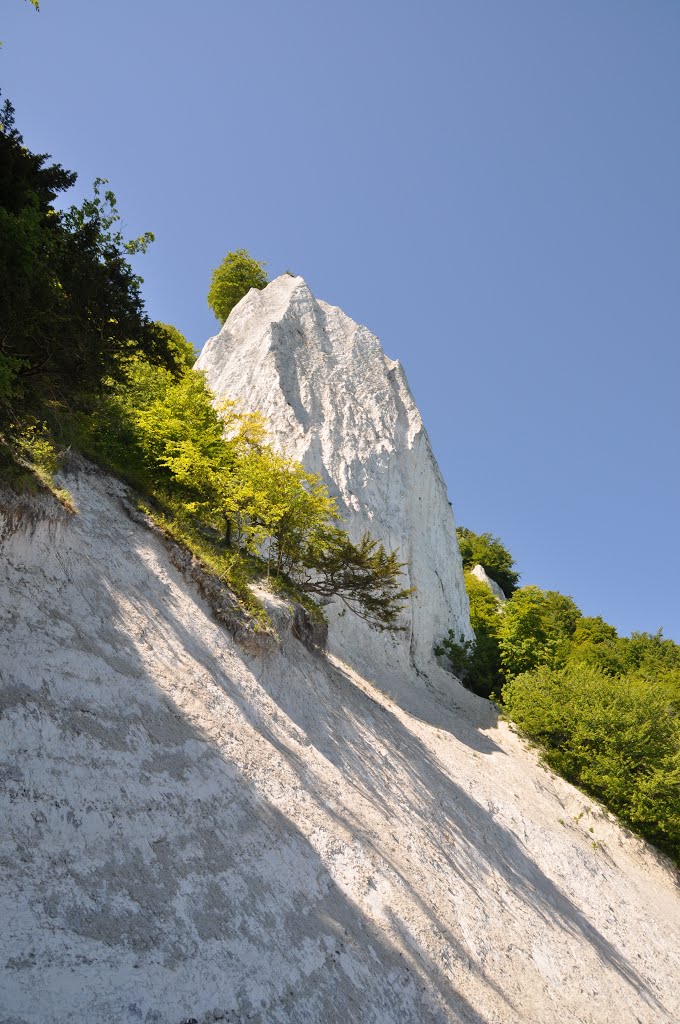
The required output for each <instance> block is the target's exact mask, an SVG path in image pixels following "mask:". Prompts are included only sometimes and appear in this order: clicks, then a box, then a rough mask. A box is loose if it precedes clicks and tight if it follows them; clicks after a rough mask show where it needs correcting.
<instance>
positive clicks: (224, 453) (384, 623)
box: [85, 356, 411, 630]
mask: <svg viewBox="0 0 680 1024" xmlns="http://www.w3.org/2000/svg"><path fill="white" fill-rule="evenodd" d="M85 429H86V431H87V433H88V436H89V445H90V447H91V449H93V451H94V454H96V456H97V457H98V458H99V459H100V460H102V461H104V462H106V463H107V464H108V465H109V466H111V467H113V468H114V469H116V470H117V471H118V472H120V473H122V474H124V475H126V476H127V477H128V478H129V479H132V481H133V482H134V483H136V484H137V486H138V487H140V488H142V489H144V490H145V491H146V492H147V493H151V494H152V495H154V496H155V497H156V498H157V499H158V500H159V501H160V502H161V504H163V503H164V502H165V503H166V504H167V503H169V504H170V505H171V506H172V508H173V510H174V513H175V515H177V516H179V517H180V518H182V517H184V519H185V520H191V523H192V527H193V528H194V529H197V530H199V532H201V531H202V532H203V533H204V534H205V533H206V531H207V532H208V534H209V535H212V536H214V537H215V538H216V539H217V541H218V542H219V543H220V544H221V546H222V547H223V548H224V549H225V550H232V551H235V552H244V553H245V554H247V555H248V556H250V557H251V558H256V559H259V560H260V562H261V566H262V572H263V573H264V572H266V574H267V575H268V576H270V577H278V578H280V579H282V580H284V581H285V580H288V581H290V582H291V583H292V584H293V585H294V587H295V588H296V589H297V590H298V591H299V592H302V593H303V594H309V595H316V596H318V597H322V598H330V597H339V598H341V599H342V600H343V601H344V602H345V603H346V604H347V605H348V606H349V607H351V608H352V609H353V610H354V611H355V612H356V613H357V614H359V615H360V616H362V617H363V618H364V619H365V620H366V621H367V622H368V623H369V624H370V625H371V626H373V627H374V628H376V629H380V630H383V629H389V630H395V629H399V628H400V627H399V625H398V620H399V614H400V612H401V609H402V607H403V603H404V601H405V600H406V599H407V597H408V596H409V595H410V593H411V590H410V589H409V588H406V587H404V586H403V584H402V582H401V577H402V570H403V568H404V566H403V564H402V563H401V562H399V560H398V558H397V555H396V552H388V551H386V550H385V548H384V547H383V545H381V544H378V543H377V542H376V541H374V540H372V539H371V538H370V537H369V536H368V535H366V536H364V537H363V538H362V539H361V541H360V542H359V543H358V544H354V543H352V542H351V541H350V539H349V537H348V536H347V534H346V532H345V531H344V530H343V529H342V526H341V519H340V516H339V514H338V511H337V507H336V504H335V501H334V499H333V498H331V496H330V495H329V493H328V490H327V488H326V486H325V484H323V482H322V481H321V480H320V479H319V478H318V477H317V476H315V475H314V474H312V473H308V472H307V471H306V470H305V469H304V468H303V467H302V466H301V465H300V464H299V463H297V462H295V461H293V460H291V459H288V458H286V457H285V456H283V455H280V454H279V453H277V452H275V451H274V449H273V448H271V447H270V446H269V445H268V444H267V441H266V429H265V424H264V421H263V419H262V417H261V415H260V414H259V413H245V412H241V411H239V409H238V405H237V403H236V402H225V403H223V404H222V406H220V408H219V409H218V410H216V409H215V408H214V407H213V404H212V395H211V393H210V391H209V390H208V388H207V386H206V383H205V378H204V376H203V374H202V373H200V372H198V371H195V370H191V369H188V368H186V369H184V370H182V371H181V372H179V373H173V372H171V371H169V370H167V369H165V368H164V367H160V366H154V365H152V364H151V363H149V362H147V361H145V360H143V359H141V358H139V357H136V356H131V357H127V359H126V361H125V365H124V370H123V374H122V376H121V377H119V378H118V379H114V378H112V379H111V380H110V381H109V392H108V395H107V398H106V400H105V401H104V402H102V403H100V404H99V406H98V408H97V409H96V411H93V412H92V413H91V414H90V415H88V417H86V422H85Z"/></svg>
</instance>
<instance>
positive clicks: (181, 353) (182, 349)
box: [154, 320, 196, 367]
mask: <svg viewBox="0 0 680 1024" xmlns="http://www.w3.org/2000/svg"><path fill="white" fill-rule="evenodd" d="M154 327H155V328H156V330H157V331H160V332H161V333H162V334H163V335H165V339H166V346H167V349H168V352H170V353H171V354H172V358H173V361H174V362H175V364H176V365H177V366H181V367H185V366H189V367H191V366H193V365H194V363H195V362H196V349H195V348H194V346H193V345H192V344H191V342H190V341H187V339H186V338H185V337H184V335H183V334H182V332H181V331H178V330H177V328H176V327H173V325H172V324H164V323H161V321H160V320H156V321H155V323H154Z"/></svg>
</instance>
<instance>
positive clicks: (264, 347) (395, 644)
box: [197, 274, 471, 679]
mask: <svg viewBox="0 0 680 1024" xmlns="http://www.w3.org/2000/svg"><path fill="white" fill-rule="evenodd" d="M197 366H198V368H199V369H202V370H205V372H206V375H207V380H208V383H209V385H210V387H211V388H212V390H213V391H214V393H215V395H216V397H217V398H218V399H224V398H235V399H240V400H241V401H242V403H243V406H244V408H246V409H249V410H252V409H259V410H260V411H261V412H263V413H264V415H265V416H266V417H267V420H268V425H269V430H270V439H271V440H272V443H273V444H274V445H275V446H276V447H277V448H278V449H280V450H282V451H285V452H286V454H288V455H290V456H292V457H294V458H296V459H298V460H299V461H301V462H302V463H303V464H304V466H305V467H306V468H307V469H308V470H310V471H312V472H314V473H318V474H319V475H320V476H321V477H322V478H323V480H324V481H325V482H326V484H327V485H328V488H329V490H330V492H331V494H332V495H333V496H334V497H335V498H336V499H337V501H338V505H339V508H340V511H341V513H342V515H343V516H344V517H345V519H346V526H347V529H348V530H349V533H350V535H351V537H352V539H353V540H355V541H356V540H358V539H359V537H360V536H361V535H362V534H363V532H364V531H365V530H369V531H370V533H371V535H372V536H373V537H375V538H376V539H378V540H380V541H382V542H383V543H384V544H385V546H386V547H387V548H388V549H390V550H391V549H394V548H398V549H399V553H400V559H401V561H403V562H406V563H407V568H406V570H405V576H404V577H403V578H404V584H405V586H412V587H415V588H416V591H415V593H414V595H413V596H412V598H411V599H410V601H409V603H408V607H407V608H405V610H404V614H403V618H402V625H403V626H404V627H405V630H404V632H402V633H400V634H397V635H396V636H394V635H389V634H387V633H377V632H376V631H374V630H371V629H369V628H368V626H367V625H366V624H365V623H364V622H363V621H362V620H361V619H360V618H359V617H358V616H356V615H355V614H354V613H352V612H351V611H348V610H347V609H346V608H345V607H344V605H342V604H341V603H340V602H334V603H333V605H332V606H330V607H329V609H328V611H329V619H330V622H331V628H330V633H329V646H330V649H331V650H332V651H334V652H335V653H337V654H338V655H339V656H340V657H342V658H343V660H345V661H348V662H350V663H352V664H354V665H355V666H356V667H359V668H361V669H362V670H363V671H365V672H368V673H369V674H371V675H372V676H373V678H376V679H378V678H383V677H385V676H387V675H391V674H392V673H394V672H395V671H398V672H402V673H403V672H404V671H408V672H409V673H410V675H411V676H412V675H413V670H414V669H415V670H416V671H417V672H419V673H422V674H424V675H429V673H430V672H431V671H435V672H436V671H437V667H436V664H435V660H434V654H433V648H434V645H435V644H436V643H437V642H438V641H440V640H441V638H442V637H443V636H445V635H446V633H447V631H448V630H449V629H455V630H456V632H457V633H464V634H465V635H466V636H471V631H470V623H469V612H468V602H467V596H466V593H465V585H464V580H463V573H462V567H461V560H460V555H459V552H458V547H457V543H456V533H455V525H454V520H453V513H452V511H451V507H450V505H449V501H448V496H447V492H446V486H445V484H444V481H443V479H442V476H441V473H440V472H439V468H438V466H437V463H436V460H435V458H434V455H433V453H432V448H431V446H430V441H429V439H428V436H427V433H426V431H425V428H424V426H423V422H422V419H421V417H420V413H419V412H418V409H417V408H416V405H415V402H414V400H413V396H412V395H411V392H410V390H409V386H408V383H407V381H406V377H405V374H404V371H403V369H402V367H401V365H400V364H399V362H395V361H393V360H391V359H388V358H387V356H386V355H385V354H384V352H383V350H382V347H381V345H380V342H379V341H378V339H377V338H376V337H375V335H373V334H371V332H370V331H369V330H367V328H365V327H361V326H360V325H358V324H356V323H355V322H354V321H353V320H351V319H350V317H348V316H347V315H346V314H345V313H343V312H342V310H341V309H338V308H337V307H336V306H330V305H328V304H327V303H325V302H321V301H319V300H317V299H315V297H314V296H313V295H312V293H311V291H310V290H309V288H308V286H307V284H306V283H305V281H304V280H303V279H302V278H301V277H293V276H291V275H288V274H285V275H283V276H281V277H279V278H277V279H276V280H275V281H272V282H271V283H270V284H269V285H268V286H267V287H266V288H265V289H263V290H262V291H257V290H255V289H253V290H251V291H250V292H249V293H248V295H246V296H245V298H243V299H242V300H241V302H239V304H238V305H237V306H236V307H235V308H234V309H233V310H232V312H231V314H230V316H229V319H228V320H227V322H226V323H225V325H224V327H223V328H222V330H221V331H220V333H219V334H218V335H216V336H215V337H214V338H211V339H210V340H209V341H208V342H207V344H206V345H205V348H204V349H203V352H202V353H201V356H200V358H199V360H198V363H197Z"/></svg>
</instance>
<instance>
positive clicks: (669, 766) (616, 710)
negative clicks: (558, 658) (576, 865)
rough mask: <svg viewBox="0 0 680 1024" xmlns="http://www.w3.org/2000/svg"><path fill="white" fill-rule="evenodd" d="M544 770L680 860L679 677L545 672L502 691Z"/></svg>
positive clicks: (588, 669)
mask: <svg viewBox="0 0 680 1024" xmlns="http://www.w3.org/2000/svg"><path fill="white" fill-rule="evenodd" d="M503 699H504V702H505V708H506V711H507V713H508V715H509V717H510V718H512V720H513V721H514V722H515V723H516V724H517V725H518V726H519V727H520V729H522V731H523V732H524V733H525V734H526V735H527V736H529V737H530V738H531V739H533V740H534V741H535V742H537V743H539V744H540V745H541V748H542V750H543V756H544V758H545V760H546V762H547V763H548V764H549V765H550V766H551V767H552V768H554V769H555V770H556V771H558V772H560V773H561V774H562V775H564V777H565V778H567V779H568V780H569V781H571V782H574V783H576V784H577V785H578V786H581V787H582V788H583V789H585V790H586V791H587V792H588V793H590V794H592V795H593V796H594V797H596V798H598V799H600V800H602V801H603V802H604V803H605V804H606V805H607V807H609V808H610V809H611V810H612V811H614V812H615V813H616V814H618V815H619V816H620V817H621V818H622V819H623V821H625V822H627V823H628V824H629V825H631V826H632V827H633V828H635V829H636V830H637V831H639V832H640V833H641V834H642V835H644V836H645V837H646V838H647V839H649V840H651V841H652V842H654V843H656V844H657V845H658V846H659V847H660V848H661V849H663V850H666V851H667V852H668V853H670V854H671V855H672V856H673V857H675V859H676V860H680V671H679V670H677V669H676V670H674V671H669V672H666V673H661V674H659V675H657V676H655V678H653V679H650V678H645V677H644V676H640V675H638V674H637V673H636V672H634V671H633V672H629V673H627V674H625V675H622V676H618V677H617V676H611V675H608V674H607V673H605V672H603V671H602V670H601V669H599V668H597V667H594V666H589V665H585V664H582V663H581V664H572V665H569V666H567V667H566V668H562V669H551V668H549V667H547V666H542V667H541V668H539V669H536V670H535V671H534V672H531V673H527V674H523V675H519V676H516V677H515V678H514V679H512V680H511V681H510V682H509V683H507V684H506V686H505V688H504V690H503Z"/></svg>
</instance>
